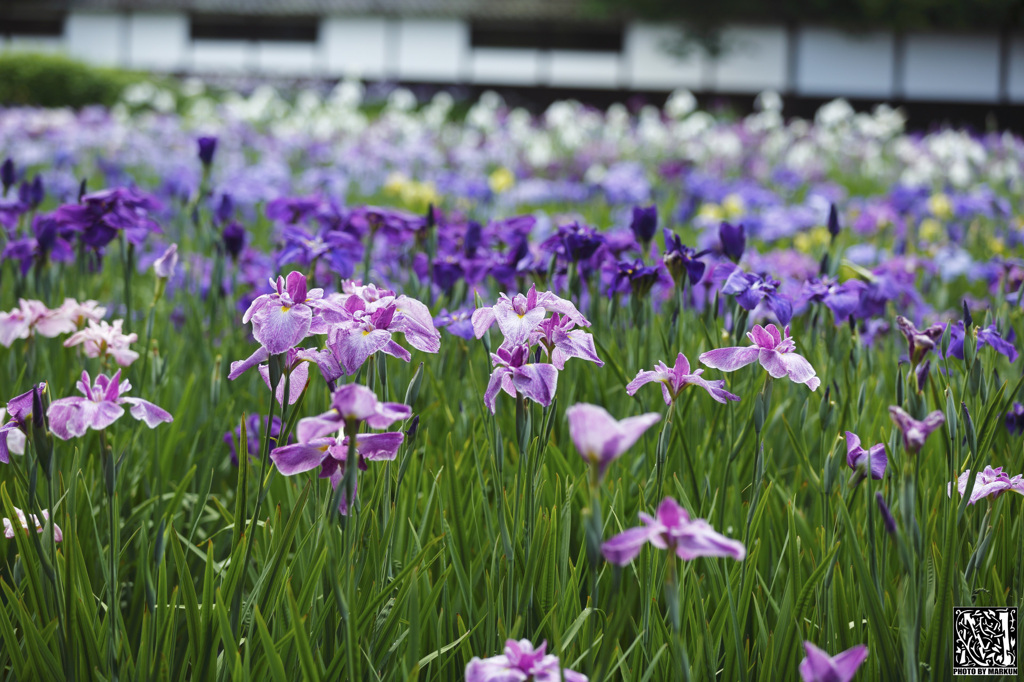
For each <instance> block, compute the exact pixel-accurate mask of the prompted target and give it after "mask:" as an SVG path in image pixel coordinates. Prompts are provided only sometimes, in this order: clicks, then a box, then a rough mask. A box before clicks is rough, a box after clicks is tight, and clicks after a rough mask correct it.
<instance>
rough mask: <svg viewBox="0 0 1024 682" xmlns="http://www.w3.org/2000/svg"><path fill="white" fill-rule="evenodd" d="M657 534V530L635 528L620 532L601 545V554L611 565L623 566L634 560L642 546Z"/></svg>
mask: <svg viewBox="0 0 1024 682" xmlns="http://www.w3.org/2000/svg"><path fill="white" fill-rule="evenodd" d="M657 533H658V528H656V527H655V528H652V527H650V526H637V527H636V528H629V529H627V530H624V531H622V532H621V533H619V534H618V535H615V536H613V537H612V538H610V539H609V540H608V541H607V542H605V543H604V544H603V545H601V554H603V555H604V558H605V559H606V560H607V561H608V562H610V563H613V564H617V565H619V566H625V565H626V564H628V563H629V562H630V561H632V560H633V559H635V558H636V557H637V556H638V555H639V554H640V550H641V549H643V546H644V545H645V544H646V543H647V542H649V541H650V539H651V537H652V536H653V535H655V534H657Z"/></svg>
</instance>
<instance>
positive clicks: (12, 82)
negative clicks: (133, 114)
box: [0, 52, 144, 108]
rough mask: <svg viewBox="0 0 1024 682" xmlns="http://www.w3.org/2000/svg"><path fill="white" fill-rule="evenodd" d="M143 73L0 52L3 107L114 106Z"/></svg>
mask: <svg viewBox="0 0 1024 682" xmlns="http://www.w3.org/2000/svg"><path fill="white" fill-rule="evenodd" d="M143 78H144V76H143V75H141V74H136V73H132V72H130V71H121V70H118V69H106V68H97V67H94V66H89V65H88V64H84V63H82V62H79V61H76V60H74V59H70V58H68V57H64V56H61V55H53V54H37V53H31V52H2V53H0V105H28V106H41V107H75V108H78V107H83V106H86V105H89V104H104V105H106V106H111V105H113V104H115V103H116V102H117V100H118V98H119V97H120V96H121V93H122V92H123V91H124V89H125V88H126V87H127V86H128V85H130V84H132V83H135V82H138V81H139V80H141V79H143Z"/></svg>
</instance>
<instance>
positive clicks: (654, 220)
mask: <svg viewBox="0 0 1024 682" xmlns="http://www.w3.org/2000/svg"><path fill="white" fill-rule="evenodd" d="M629 229H630V230H632V231H633V236H635V237H636V240H637V241H638V242H640V243H641V244H649V243H650V241H651V240H652V239H654V233H655V232H656V231H657V229H658V207H657V206H647V207H646V208H643V207H640V206H634V207H633V219H632V221H631V222H630V224H629Z"/></svg>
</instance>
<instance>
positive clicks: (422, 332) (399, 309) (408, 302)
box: [327, 285, 441, 374]
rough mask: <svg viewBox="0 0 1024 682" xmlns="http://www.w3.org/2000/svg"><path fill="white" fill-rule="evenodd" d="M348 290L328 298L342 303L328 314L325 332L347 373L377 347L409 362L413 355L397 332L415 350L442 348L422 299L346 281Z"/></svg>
mask: <svg viewBox="0 0 1024 682" xmlns="http://www.w3.org/2000/svg"><path fill="white" fill-rule="evenodd" d="M348 292H350V293H345V294H340V295H339V294H334V295H332V296H331V298H330V301H331V302H332V303H341V305H340V306H338V307H336V308H335V310H332V311H331V312H330V313H329V314H328V318H329V319H330V321H331V322H332V324H331V328H330V331H329V332H328V336H327V346H328V348H330V349H331V351H332V352H333V353H334V355H335V357H336V358H337V359H338V362H339V363H341V366H342V367H344V368H345V371H346V372H347V373H349V374H355V372H356V370H358V369H359V368H360V367H361V366H362V365H363V363H364V362H366V359H367V358H369V357H370V356H371V355H373V354H374V353H376V352H378V351H380V352H382V353H386V354H387V355H390V356H392V357H396V358H399V359H400V360H404V361H405V362H408V361H409V360H410V359H411V357H412V356H411V354H410V353H409V351H408V350H406V349H405V348H403V347H402V346H400V345H399V344H398V343H397V342H396V341H395V340H394V338H393V335H394V334H396V333H401V334H403V335H404V337H405V340H406V342H407V343H408V344H409V345H410V346H412V347H413V348H415V349H416V350H420V351H423V352H425V353H436V352H438V351H439V350H440V349H441V333H440V332H439V331H437V328H436V327H434V320H433V318H432V317H431V315H430V310H429V309H427V307H426V306H425V305H424V304H423V303H422V302H420V301H417V300H416V299H414V298H410V297H408V296H405V295H402V296H395V294H394V292H393V291H390V290H379V289H377V288H376V287H373V286H372V285H369V286H367V287H358V286H353V285H349V288H348ZM342 301H343V302H342Z"/></svg>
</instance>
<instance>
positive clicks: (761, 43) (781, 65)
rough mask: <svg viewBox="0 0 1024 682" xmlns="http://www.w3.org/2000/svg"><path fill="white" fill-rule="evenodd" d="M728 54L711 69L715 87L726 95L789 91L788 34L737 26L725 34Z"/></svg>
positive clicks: (724, 39)
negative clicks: (787, 69) (730, 93)
mask: <svg viewBox="0 0 1024 682" xmlns="http://www.w3.org/2000/svg"><path fill="white" fill-rule="evenodd" d="M722 36H723V41H724V43H725V45H726V48H727V51H726V53H725V55H723V56H722V58H721V59H719V60H718V61H717V62H715V63H714V64H713V65H712V67H711V73H712V74H713V75H712V78H711V87H712V88H713V89H715V90H721V91H723V92H759V91H761V90H766V89H772V90H782V89H784V88H785V87H786V45H787V43H786V30H785V29H784V28H782V27H775V26H735V27H731V28H727V29H725V30H724V31H723V32H722Z"/></svg>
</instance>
